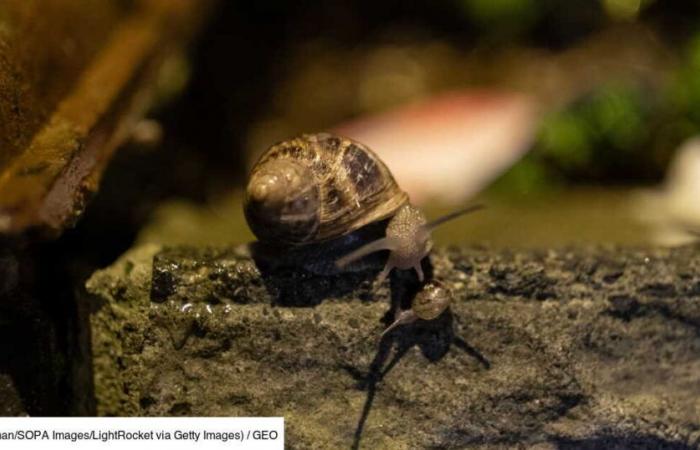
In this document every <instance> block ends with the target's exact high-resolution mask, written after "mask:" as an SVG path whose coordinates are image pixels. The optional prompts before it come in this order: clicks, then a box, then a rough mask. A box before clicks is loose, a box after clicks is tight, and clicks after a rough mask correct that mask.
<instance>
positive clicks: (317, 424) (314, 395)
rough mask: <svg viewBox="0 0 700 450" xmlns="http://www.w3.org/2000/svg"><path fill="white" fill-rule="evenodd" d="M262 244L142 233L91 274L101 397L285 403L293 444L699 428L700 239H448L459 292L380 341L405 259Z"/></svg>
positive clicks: (479, 442) (205, 405)
mask: <svg viewBox="0 0 700 450" xmlns="http://www.w3.org/2000/svg"><path fill="white" fill-rule="evenodd" d="M252 254H253V257H251V252H250V251H249V249H248V248H245V247H244V248H236V249H234V248H210V249H206V248H186V247H177V248H161V247H159V246H156V245H149V246H144V247H140V248H136V249H134V250H132V251H130V252H129V253H127V254H125V255H124V256H123V257H122V258H121V259H120V260H119V261H117V262H116V263H115V264H114V265H113V266H111V267H109V268H107V269H105V270H102V271H98V272H96V273H95V274H94V275H93V276H92V278H91V279H90V280H89V281H88V283H87V288H88V291H89V292H90V293H91V295H92V298H91V301H92V302H93V304H94V305H95V312H94V313H93V315H92V319H91V326H92V337H93V353H94V363H95V384H96V396H97V401H98V412H99V413H100V414H103V415H149V416H160V415H214V416H229V415H242V416H257V415H260V416H268V415H273V416H276V415H284V416H285V418H286V437H287V444H288V447H289V448H348V447H353V446H355V447H362V448H426V447H427V448H464V447H475V448H503V447H509V446H512V445H515V444H518V443H522V444H525V446H526V447H536V448H564V449H569V448H632V447H634V448H669V449H671V448H672V449H676V448H678V449H685V448H697V447H698V445H700V248H698V247H686V248H681V249H676V250H656V249H619V248H609V249H572V250H558V251H541V252H538V251H527V252H516V251H513V252H495V251H492V250H488V249H484V248H465V249H457V248H450V249H438V250H436V251H435V252H434V253H433V255H432V256H431V264H428V263H426V267H425V268H426V271H427V273H429V274H432V276H433V277H435V278H437V279H440V280H441V281H442V282H443V284H444V285H445V286H447V287H448V288H450V289H451V290H452V291H453V293H454V302H453V305H452V307H451V310H450V311H449V312H447V313H445V314H443V315H442V316H440V317H439V318H438V319H436V320H434V321H431V322H420V321H419V322H416V323H414V324H411V325H407V326H404V327H401V328H397V329H396V330H395V331H394V332H392V333H389V334H388V335H387V336H386V337H385V338H384V339H381V340H380V339H379V335H380V333H381V332H382V330H383V329H384V328H385V327H386V325H387V324H388V323H389V322H391V320H392V318H393V314H394V313H395V310H396V308H397V306H398V305H401V306H402V307H404V308H405V307H407V306H408V305H409V304H410V300H411V295H412V293H414V292H415V289H416V288H417V286H416V284H415V280H414V277H413V274H412V273H411V272H400V273H395V274H394V275H393V276H392V278H391V280H390V281H388V282H387V283H386V284H385V285H382V286H373V283H372V282H373V280H374V278H375V277H376V275H377V274H378V272H379V270H381V258H379V259H377V260H376V261H374V262H371V263H368V264H366V265H365V266H364V267H363V268H361V269H357V270H354V271H352V272H349V273H345V274H343V273H335V274H332V273H331V274H319V273H317V272H313V271H309V270H306V269H300V268H298V266H297V267H295V266H294V265H293V264H292V263H291V262H290V261H288V260H284V259H281V260H280V261H284V262H280V263H279V264H277V265H272V266H271V265H269V264H263V263H262V262H261V260H260V259H256V257H255V254H254V253H252ZM266 261H269V259H266Z"/></svg>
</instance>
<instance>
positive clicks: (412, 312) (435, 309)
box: [381, 280, 452, 336]
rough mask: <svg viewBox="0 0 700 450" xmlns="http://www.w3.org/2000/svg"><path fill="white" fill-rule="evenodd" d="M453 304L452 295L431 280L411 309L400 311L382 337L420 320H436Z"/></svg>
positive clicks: (420, 292) (417, 295)
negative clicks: (395, 329)
mask: <svg viewBox="0 0 700 450" xmlns="http://www.w3.org/2000/svg"><path fill="white" fill-rule="evenodd" d="M450 303H452V293H451V292H450V290H449V289H447V288H446V287H445V286H443V285H442V283H440V282H438V281H437V280H430V281H428V282H427V283H425V285H423V287H422V288H421V290H420V291H419V292H418V294H416V296H415V298H414V299H413V303H412V304H411V309H408V310H404V311H400V312H399V313H398V314H397V315H396V319H395V320H394V322H393V323H392V324H391V325H389V326H388V327H387V328H386V329H385V330H384V332H383V333H382V334H381V335H382V336H384V335H386V334H387V333H389V332H390V331H391V330H393V329H394V328H396V327H398V326H400V325H406V324H409V323H413V322H415V321H416V320H418V319H421V320H434V319H437V318H438V317H440V315H442V313H444V312H445V311H446V310H447V308H449V307H450Z"/></svg>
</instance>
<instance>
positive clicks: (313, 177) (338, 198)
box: [244, 133, 481, 331]
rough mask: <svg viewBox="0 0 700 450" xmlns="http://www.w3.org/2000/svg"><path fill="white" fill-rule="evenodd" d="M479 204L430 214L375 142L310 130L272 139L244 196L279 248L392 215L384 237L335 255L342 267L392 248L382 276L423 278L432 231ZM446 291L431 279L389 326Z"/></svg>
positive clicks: (420, 312) (258, 229) (251, 220)
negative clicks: (400, 273) (398, 272)
mask: <svg viewBox="0 0 700 450" xmlns="http://www.w3.org/2000/svg"><path fill="white" fill-rule="evenodd" d="M479 208H481V206H480V205H476V206H470V207H467V208H464V209H461V210H458V211H455V212H453V213H450V214H448V215H446V216H444V217H441V218H439V219H437V220H435V221H433V222H428V221H427V220H426V217H425V215H424V214H423V213H422V212H421V211H420V210H419V209H418V208H416V207H415V206H413V205H411V203H410V201H409V198H408V195H407V194H406V193H405V192H404V191H402V190H401V189H400V188H399V186H398V185H397V183H396V181H395V180H394V177H393V176H392V174H391V172H390V171H389V169H388V168H387V167H386V165H385V164H384V163H383V162H382V161H381V160H380V159H379V157H378V156H377V155H376V154H375V153H374V152H373V151H372V150H370V149H369V148H367V147H366V146H365V145H363V144H360V143H359V142H356V141H353V140H351V139H348V138H343V137H339V136H335V135H333V134H329V133H318V134H305V135H302V136H299V137H296V138H293V139H289V140H286V141H283V142H281V143H278V144H276V145H273V146H272V147H270V148H269V149H268V150H267V151H266V152H265V153H263V155H262V156H261V157H260V159H259V160H258V162H257V163H256V164H255V166H254V167H253V169H252V171H251V174H250V179H249V182H248V186H247V189H246V196H245V201H244V213H245V217H246V220H247V222H248V225H249V226H250V228H251V230H252V231H253V233H254V234H255V236H256V237H257V238H258V239H259V240H260V241H261V242H263V243H265V244H270V245H272V246H275V247H278V248H291V247H294V248H299V247H303V246H307V245H311V244H319V243H323V242H326V241H333V240H338V239H341V240H342V239H352V238H353V237H354V235H355V234H356V232H357V231H358V230H360V229H362V228H363V227H366V226H368V225H370V224H373V223H376V222H379V221H383V220H388V223H387V225H386V236H385V237H382V238H379V239H376V240H373V241H371V242H368V243H366V244H364V245H362V246H360V247H359V248H357V249H355V250H354V251H352V252H350V253H349V254H346V255H344V256H340V255H337V256H338V257H336V258H335V260H336V263H335V264H336V266H337V267H338V268H339V269H343V268H345V267H346V266H348V265H349V264H351V263H353V262H354V261H357V260H359V259H361V258H363V257H365V256H366V255H369V254H371V253H374V252H377V251H381V250H388V251H389V258H388V259H387V262H386V265H385V266H384V269H383V270H382V271H381V273H380V274H379V276H378V278H377V283H382V282H383V281H384V279H385V278H386V277H387V276H388V275H389V273H390V272H391V270H392V269H394V268H397V269H402V270H406V269H413V270H415V272H416V274H417V276H418V279H419V281H420V282H421V283H422V282H423V281H424V274H423V270H422V268H421V261H422V260H423V258H425V257H426V256H428V254H429V253H430V250H431V249H432V240H431V231H432V230H433V229H434V228H435V227H436V226H438V225H440V224H442V223H444V222H446V221H448V220H451V219H454V218H456V217H458V216H460V215H462V214H465V213H468V212H471V211H475V210H477V209H479ZM449 296H450V295H449V292H448V291H447V289H446V288H444V287H442V286H441V285H439V284H438V283H432V282H429V283H426V284H425V285H424V286H423V290H422V291H421V292H419V294H418V296H417V297H416V299H414V302H413V303H414V305H413V306H412V308H411V310H409V311H411V314H410V315H405V314H407V312H403V313H400V314H399V315H398V316H397V322H395V323H394V324H393V325H391V326H390V327H389V329H392V328H393V327H394V326H396V325H399V324H401V323H407V321H410V320H409V318H413V319H415V318H421V319H424V320H432V319H434V318H436V317H438V316H439V315H440V314H441V313H442V312H443V311H445V310H446V309H447V307H448V306H449ZM419 298H420V299H421V300H420V302H422V303H421V305H420V307H418V308H417V307H416V300H417V299H419ZM402 314H403V315H404V316H403V319H402V318H401V317H402ZM389 329H387V331H389Z"/></svg>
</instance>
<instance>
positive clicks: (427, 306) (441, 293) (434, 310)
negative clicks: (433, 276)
mask: <svg viewBox="0 0 700 450" xmlns="http://www.w3.org/2000/svg"><path fill="white" fill-rule="evenodd" d="M451 301H452V293H451V292H450V291H449V290H448V289H447V288H446V287H444V286H443V285H442V284H440V283H438V282H437V281H435V280H432V281H429V282H427V283H426V284H425V286H423V289H421V290H420V292H418V294H417V295H416V297H415V298H414V299H413V304H412V305H411V310H412V311H413V313H414V314H415V315H416V317H418V318H419V319H423V320H433V319H435V318H437V317H438V316H439V315H440V314H442V313H443V312H444V311H445V310H446V309H447V308H448V307H449V306H450V303H451Z"/></svg>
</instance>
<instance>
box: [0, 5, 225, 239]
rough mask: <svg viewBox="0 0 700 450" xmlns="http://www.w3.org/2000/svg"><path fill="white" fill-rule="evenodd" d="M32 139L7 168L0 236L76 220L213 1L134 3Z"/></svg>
mask: <svg viewBox="0 0 700 450" xmlns="http://www.w3.org/2000/svg"><path fill="white" fill-rule="evenodd" d="M133 4H134V6H133V7H132V9H131V10H130V12H129V13H128V14H126V15H125V16H124V17H122V18H121V19H119V20H118V21H117V22H116V23H115V25H114V27H113V28H112V31H111V32H110V33H109V35H108V36H107V37H106V39H105V41H104V43H103V44H102V45H101V46H100V48H99V49H98V51H97V52H96V54H95V56H94V57H93V58H92V60H91V61H90V62H89V63H88V64H87V65H86V66H85V68H84V69H83V70H81V71H80V73H78V74H77V76H76V78H75V80H74V83H73V84H72V88H71V89H70V90H69V91H67V92H66V94H65V95H64V96H62V97H61V99H60V100H59V101H58V102H57V105H56V108H55V110H54V111H53V112H52V113H51V114H50V115H49V116H48V117H47V119H46V120H45V122H44V123H43V124H42V126H41V127H40V128H39V129H38V131H37V132H36V133H34V134H33V135H32V136H31V139H29V140H28V142H27V144H26V145H25V146H24V147H22V148H21V149H19V151H17V152H16V153H17V154H16V155H15V156H13V157H11V158H10V159H9V160H8V161H7V163H6V164H5V165H4V166H2V167H0V234H18V233H24V232H27V231H30V230H31V231H39V232H41V233H42V234H50V235H56V234H58V233H60V231H62V230H63V229H64V228H65V227H66V226H69V225H70V224H72V223H74V221H75V220H76V219H77V217H79V215H80V213H81V212H82V210H83V208H84V206H85V203H86V201H87V199H88V198H89V196H90V194H91V193H93V192H95V190H96V189H97V187H98V184H99V180H100V175H101V173H102V171H103V169H104V168H105V166H106V164H107V162H108V161H109V158H110V157H111V155H112V153H113V152H114V150H115V148H117V147H118V145H119V144H120V143H122V142H123V141H124V139H125V138H126V137H127V136H128V133H129V130H130V129H131V128H132V126H133V125H134V123H135V122H136V121H138V120H139V119H140V118H141V117H142V116H143V115H144V114H145V112H146V111H147V109H148V106H149V105H150V103H151V99H152V94H153V93H154V90H155V80H156V77H157V73H158V68H159V67H160V66H161V64H162V62H163V61H164V59H165V58H166V57H167V56H168V55H169V54H171V53H172V51H174V50H175V49H177V48H178V47H180V46H182V45H183V44H184V43H185V42H187V40H188V39H190V38H191V36H192V35H193V32H194V31H195V30H196V28H197V27H198V25H199V24H200V23H201V22H202V20H201V19H202V18H203V17H204V16H205V15H206V12H207V11H208V10H209V9H210V8H209V6H211V4H212V2H211V1H204V2H203V1H201V0H142V1H137V2H133Z"/></svg>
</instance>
